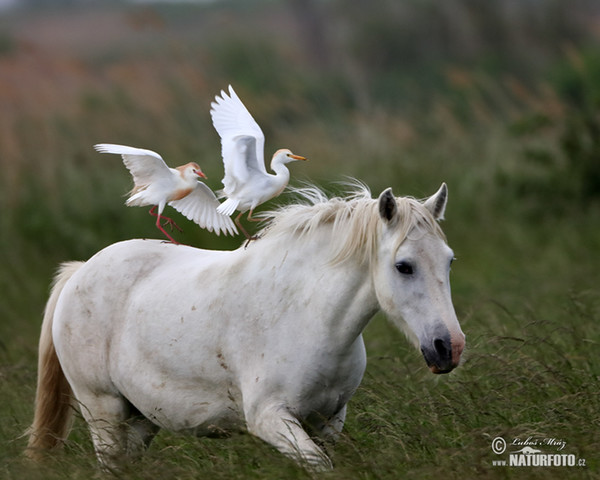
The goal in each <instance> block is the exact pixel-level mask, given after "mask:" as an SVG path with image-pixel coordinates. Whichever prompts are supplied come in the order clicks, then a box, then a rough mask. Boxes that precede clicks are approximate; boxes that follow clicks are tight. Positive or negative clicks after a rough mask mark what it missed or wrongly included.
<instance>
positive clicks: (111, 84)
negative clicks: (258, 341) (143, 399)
mask: <svg viewBox="0 0 600 480" xmlns="http://www.w3.org/2000/svg"><path fill="white" fill-rule="evenodd" d="M28 3H29V5H30V7H29V8H21V9H18V10H15V11H12V12H5V13H3V14H2V16H0V105H1V106H2V115H1V116H0V146H1V153H0V262H1V263H2V266H3V267H2V270H0V271H1V274H0V292H2V297H1V298H2V301H0V316H1V318H2V319H3V320H2V322H0V389H1V392H2V393H1V395H2V398H3V399H4V402H3V403H4V406H3V407H2V410H1V411H0V412H1V413H0V443H2V444H3V447H4V446H5V447H6V448H3V450H4V455H3V456H0V458H1V459H2V460H1V462H0V477H2V478H66V476H68V477H69V478H90V476H91V475H93V474H92V473H90V472H93V471H94V462H95V460H94V458H93V455H92V454H91V450H90V444H89V439H88V438H87V433H86V432H85V429H84V427H83V425H81V424H80V423H78V424H77V425H76V430H75V433H74V435H73V437H72V441H71V442H70V444H69V448H68V449H67V451H66V453H65V454H64V455H62V456H59V457H58V458H57V459H56V460H55V461H54V463H53V464H52V465H51V467H50V468H49V469H46V468H44V469H41V470H36V469H35V467H32V466H27V464H26V462H24V461H23V460H22V459H21V458H20V457H19V456H20V452H21V451H22V449H23V446H24V440H23V439H19V438H18V435H19V434H20V433H21V432H22V431H23V430H24V429H25V428H26V426H27V424H28V422H29V421H30V419H31V412H32V404H33V394H34V388H35V375H36V372H35V369H36V367H35V362H36V355H37V354H36V348H37V337H38V335H39V324H40V321H41V311H42V309H43V306H44V303H45V301H46V296H47V291H48V287H49V284H50V279H51V277H52V274H53V271H54V269H55V268H56V265H57V264H58V263H59V262H61V261H65V260H72V259H87V258H89V257H90V256H91V255H93V254H94V253H95V252H96V251H98V250H100V249H101V248H103V247H105V246H107V245H109V244H111V243H113V242H116V241H119V240H123V239H128V238H134V237H158V238H159V237H160V235H159V232H158V231H157V230H156V228H155V227H154V224H153V221H152V219H151V217H150V216H149V215H148V214H147V212H146V211H145V210H144V209H140V208H126V207H125V206H124V205H123V202H124V194H125V193H126V192H127V191H128V190H129V188H130V182H131V180H130V177H129V174H128V172H127V171H126V169H125V167H124V166H123V165H122V163H121V162H120V160H119V159H118V158H117V157H112V156H102V155H99V154H97V153H95V152H94V151H93V149H92V145H93V144H95V143H99V142H111V143H123V144H127V145H132V146H138V147H142V148H149V149H152V150H155V151H157V152H159V153H160V154H161V155H162V156H163V157H164V158H165V159H166V161H167V163H169V164H170V165H172V166H175V165H179V164H182V163H186V162H188V161H197V162H198V163H200V165H201V166H202V168H203V170H204V172H206V173H207V175H208V177H209V180H208V182H207V183H208V185H209V186H210V187H211V188H213V189H218V188H220V178H221V176H222V163H221V156H220V144H219V139H218V136H217V134H216V132H214V130H213V128H212V125H211V122H210V116H209V108H210V102H211V100H212V99H213V97H214V95H215V94H217V93H218V92H219V91H220V90H221V89H223V88H226V87H227V85H228V84H230V83H231V84H232V85H233V86H234V87H235V88H236V91H237V92H238V94H239V95H240V97H241V98H242V99H243V100H244V102H245V104H246V105H247V106H248V107H249V109H250V111H251V112H252V114H253V115H254V117H255V118H256V120H257V121H258V122H259V124H260V125H261V127H262V129H263V131H264V132H265V135H266V156H267V157H269V156H270V154H271V152H273V151H275V150H276V149H277V148H280V147H289V148H291V149H292V150H293V151H295V152H297V153H299V154H302V155H305V156H307V157H309V158H310V160H311V161H310V162H308V163H307V164H303V165H292V167H291V170H292V183H298V182H300V181H306V180H308V181H311V182H314V183H317V184H319V185H322V186H323V187H325V188H336V187H335V185H334V182H336V181H339V180H343V179H344V177H345V176H352V177H357V178H359V179H360V180H362V181H364V182H365V183H366V184H368V185H369V186H370V187H371V188H372V191H373V193H374V195H376V194H378V193H379V192H380V191H381V190H383V189H384V188H385V187H387V186H392V187H393V188H394V192H395V193H396V194H397V195H413V196H416V197H424V196H427V195H429V194H431V193H433V192H434V191H435V190H436V189H437V187H438V186H439V184H440V183H441V182H442V181H445V182H447V183H448V185H449V190H450V203H449V207H448V210H447V214H446V217H447V221H446V222H445V223H444V225H443V226H444V230H445V231H446V233H447V234H448V238H449V241H450V244H451V246H452V247H453V249H454V250H455V252H456V254H457V257H458V259H459V261H458V262H457V263H456V264H455V267H453V274H452V275H453V278H452V281H453V296H454V301H455V306H456V309H457V313H458V315H459V318H460V319H461V323H462V325H463V329H464V330H465V332H466V333H467V338H468V340H467V341H468V345H469V346H468V351H467V352H466V354H465V357H466V359H467V361H466V363H465V365H463V366H462V367H461V368H460V369H458V370H457V371H456V372H455V373H453V374H452V375H450V376H448V377H444V378H432V376H430V375H427V372H426V369H425V368H424V365H422V364H423V362H422V359H421V358H419V354H418V352H415V351H414V350H413V349H412V347H410V346H407V345H406V343H405V342H404V340H403V339H402V338H401V336H400V335H399V334H398V333H396V332H395V331H394V330H393V329H392V328H391V327H390V326H389V325H387V324H386V323H384V321H383V319H382V318H379V317H377V318H376V319H375V320H374V321H373V323H372V325H370V326H369V328H368V329H367V331H366V339H367V343H368V345H367V348H368V352H369V359H370V364H369V369H368V372H367V376H366V378H365V382H364V384H363V386H362V387H361V389H360V390H359V392H358V394H357V396H356V398H355V399H354V400H353V401H352V402H351V404H350V409H349V418H348V425H347V429H346V433H345V434H344V436H343V438H342V442H341V444H340V446H339V447H338V448H337V449H336V451H335V455H334V460H335V462H336V465H337V466H338V469H339V470H338V473H337V474H332V475H331V478H350V477H352V476H355V477H356V478H397V477H398V475H399V474H408V475H409V476H411V477H414V478H419V477H433V476H436V475H441V474H444V475H445V476H449V477H450V478H455V477H458V476H459V474H458V473H457V472H461V473H460V477H461V478H462V477H464V476H465V472H469V474H470V475H469V474H467V475H466V476H467V477H469V476H472V477H475V476H481V477H482V478H484V477H496V476H497V477H499V478H521V477H519V476H518V473H514V472H509V471H504V470H503V471H499V470H498V469H497V468H496V469H494V468H493V467H492V466H491V461H492V460H493V459H494V458H493V455H492V453H491V450H490V448H489V442H490V441H491V438H493V437H495V436H497V435H504V436H505V437H506V438H509V436H511V435H514V436H519V435H520V436H525V437H526V436H527V435H548V436H563V437H564V438H565V440H567V441H568V449H569V452H573V453H575V452H578V454H579V455H580V456H582V457H585V458H586V459H587V460H588V465H589V466H590V467H591V469H589V470H578V471H577V475H578V476H580V478H586V477H587V476H588V475H589V476H590V478H592V477H591V476H592V475H593V474H594V472H597V469H598V460H597V452H598V451H599V450H600V438H599V436H598V433H597V432H598V431H600V428H599V427H600V425H599V423H598V422H599V420H598V418H597V414H596V413H597V412H598V409H599V408H598V407H600V401H599V398H598V392H599V391H600V389H599V388H598V387H599V375H600V372H599V371H598V366H597V362H596V361H595V359H596V358H597V355H596V353H595V352H596V351H597V347H598V343H599V342H600V336H599V335H598V331H597V330H598V329H597V324H598V320H599V306H600V295H599V294H598V289H597V285H598V283H599V281H600V278H599V274H598V271H599V269H600V256H599V255H598V252H600V230H599V229H598V228H597V225H598V223H599V220H600V206H599V197H600V136H599V135H598V133H599V130H600V38H599V35H600V33H599V32H600V30H599V29H598V25H600V8H599V6H598V4H597V2H595V1H593V0H574V1H570V2H561V1H555V0H539V1H534V0H506V1H485V2H484V1H478V0H448V1H445V2H435V1H432V0H406V1H403V2H397V1H393V0H376V1H372V0H369V1H367V0H352V1H342V0H322V1H319V0H290V1H287V2H286V1H276V0H261V1H255V2H251V3H250V2H245V1H242V0H227V1H225V0H223V1H220V2H214V3H208V4H206V5H193V4H185V5H183V4H181V5H167V4H164V5H163V4H154V5H152V6H143V5H130V4H122V3H119V2H115V3H106V4H100V3H91V2H90V3H87V4H82V5H78V4H75V3H73V2H65V3H66V4H65V5H63V6H61V7H60V8H58V9H56V8H53V7H52V4H51V3H50V2H41V3H39V2H34V1H30V2H28ZM315 39H316V40H317V41H315ZM285 201H289V199H288V198H287V197H286V195H285V194H284V195H283V196H282V197H280V198H279V199H277V200H275V201H273V202H271V203H270V205H267V206H266V207H268V206H272V205H274V204H277V203H279V202H285ZM168 214H169V215H170V214H172V216H173V218H174V219H175V220H176V221H177V222H178V224H179V225H181V226H182V227H184V230H185V231H184V233H183V234H177V235H178V236H177V238H179V239H180V240H181V241H182V242H183V243H188V244H191V245H195V246H199V247H203V248H218V249H228V248H235V247H237V246H238V245H239V244H240V242H241V239H239V238H236V239H231V238H223V237H216V236H214V235H212V234H209V233H207V232H204V231H202V230H200V229H199V228H198V227H197V226H196V225H194V224H192V223H190V222H187V221H186V220H185V219H184V218H183V217H181V216H180V215H178V214H177V213H176V212H174V211H173V210H170V212H169V213H168ZM595 412H596V413H595ZM4 444H6V445H4ZM76 459H79V460H76ZM199 471H207V472H210V474H211V476H213V477H215V478H306V475H305V474H304V473H303V472H301V471H300V470H298V469H296V467H295V466H293V465H291V464H290V463H289V462H288V461H287V460H285V459H283V458H280V456H279V455H278V454H277V453H276V452H273V451H272V450H271V449H270V447H268V446H265V445H263V444H262V443H261V442H259V441H257V440H255V439H253V438H251V437H248V436H244V437H241V438H239V439H237V438H236V439H234V440H225V441H223V442H221V441H215V442H212V443H211V442H208V443H207V442H206V441H205V440H190V439H188V438H183V439H182V438H180V437H177V436H176V435H170V434H166V433H165V434H161V436H159V438H158V439H157V443H156V444H155V445H154V446H153V447H152V449H151V451H150V452H149V454H148V460H147V465H145V467H144V468H138V467H132V471H131V472H129V474H128V476H127V478H156V477H157V472H163V473H164V476H169V474H170V473H173V474H174V475H177V476H178V478H197V476H196V474H195V473H194V472H199ZM64 472H69V474H68V475H67V474H66V473H64ZM168 472H170V473H168ZM453 472H454V473H453ZM160 475H162V473H161V474H160ZM527 475H528V478H541V477H542V476H543V478H552V477H554V478H565V475H566V474H565V472H564V471H562V470H556V469H544V470H543V471H540V472H533V473H532V471H528V472H527ZM536 475H537V477H536ZM207 476H208V474H207ZM523 478H524V477H523Z"/></svg>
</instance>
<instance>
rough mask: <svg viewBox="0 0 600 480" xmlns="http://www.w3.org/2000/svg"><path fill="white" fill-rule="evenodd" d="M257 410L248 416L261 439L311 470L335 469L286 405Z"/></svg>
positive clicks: (253, 429) (249, 426)
mask: <svg viewBox="0 0 600 480" xmlns="http://www.w3.org/2000/svg"><path fill="white" fill-rule="evenodd" d="M256 412H257V413H255V414H254V415H252V416H251V417H250V418H246V422H247V426H248V431H249V432H250V433H251V434H253V435H256V436H257V437H259V438H262V439H263V440H264V441H265V442H267V443H270V444H271V445H273V446H274V447H275V448H277V450H279V451H280V452H281V453H283V454H284V455H287V456H288V457H290V458H292V459H294V460H295V461H296V462H298V463H299V464H301V465H302V466H304V467H305V468H307V469H309V470H313V471H325V470H331V469H332V468H333V465H332V463H331V460H330V459H329V457H328V456H327V455H326V454H325V452H324V451H323V450H322V449H321V448H320V447H319V446H318V445H317V444H316V443H315V442H313V441H312V439H311V438H310V436H309V435H308V433H306V432H305V431H304V429H303V428H302V426H301V425H300V422H299V421H298V419H297V418H295V417H294V416H293V415H292V414H291V413H290V412H289V410H287V408H285V407H284V406H281V405H279V406H275V405H270V406H268V407H265V408H262V409H260V410H257V411H256ZM247 417H248V416H247Z"/></svg>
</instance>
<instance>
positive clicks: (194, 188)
mask: <svg viewBox="0 0 600 480" xmlns="http://www.w3.org/2000/svg"><path fill="white" fill-rule="evenodd" d="M94 148H95V149H96V150H97V151H98V152H100V153H114V154H118V155H121V156H122V157H123V163H124V164H125V166H126V167H127V169H128V170H129V172H130V173H131V175H132V177H133V182H134V187H133V189H132V190H131V191H130V192H129V198H128V199H127V201H126V202H125V204H126V205H127V206H140V207H142V206H148V205H153V207H152V209H151V210H150V213H151V215H154V216H156V226H157V227H158V229H159V230H160V231H161V232H162V233H164V234H165V235H166V236H167V238H168V239H169V240H170V241H172V242H173V243H178V242H177V241H176V240H174V239H173V237H171V235H169V234H168V233H167V232H166V231H165V230H164V228H163V227H162V225H161V223H160V221H161V220H164V221H165V224H167V225H170V226H175V227H176V228H178V229H179V227H177V225H176V224H175V222H173V220H171V219H170V218H168V217H165V216H163V215H162V212H163V210H164V208H165V206H166V205H170V206H171V207H173V208H174V209H175V210H177V211H178V212H180V213H181V214H182V215H184V216H185V217H187V218H188V219H189V220H192V221H193V222H195V223H197V224H198V225H200V227H202V228H206V229H207V230H208V231H209V232H212V231H214V232H215V233H216V234H217V235H219V234H220V233H221V232H223V233H224V234H228V233H229V234H231V235H234V234H236V233H237V230H236V228H235V225H234V224H233V222H232V221H231V219H230V218H229V217H228V216H225V215H222V214H220V213H219V212H218V211H217V208H218V207H219V201H218V200H217V197H216V196H215V194H214V193H213V191H212V190H211V189H210V188H209V187H207V186H206V185H205V184H204V183H202V182H199V181H198V178H199V177H202V178H206V176H205V175H204V173H202V170H201V169H200V167H199V166H198V164H197V163H194V162H191V163H187V164H185V165H182V166H180V167H177V168H169V167H168V166H167V164H166V163H165V162H164V160H163V159H162V157H161V156H160V155H159V154H158V153H156V152H153V151H152V150H145V149H142V148H134V147H127V146H125V145H114V144H108V143H102V144H98V145H95V146H94ZM156 209H158V212H157V213H155V210H156Z"/></svg>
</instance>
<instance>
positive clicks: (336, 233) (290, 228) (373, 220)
mask: <svg viewBox="0 0 600 480" xmlns="http://www.w3.org/2000/svg"><path fill="white" fill-rule="evenodd" d="M343 185H344V187H345V189H346V196H345V197H338V196H333V197H328V196H327V195H326V194H325V193H324V192H323V191H322V190H321V189H319V188H318V187H316V186H312V185H309V186H305V187H301V188H291V190H292V192H293V193H294V195H295V197H296V201H295V202H294V203H291V204H289V205H284V206H281V207H279V208H277V209H275V210H271V211H265V212H262V213H260V214H259V215H260V217H262V218H265V219H267V222H268V223H267V225H266V226H265V227H264V228H263V229H262V231H261V232H260V235H261V236H265V237H267V236H268V237H274V236H282V235H287V236H290V235H291V236H292V237H296V238H298V239H305V238H306V237H309V236H310V235H311V234H314V233H316V231H317V230H318V229H321V228H323V226H329V227H330V228H331V229H332V233H331V238H332V242H331V248H332V259H331V261H332V263H339V262H343V261H344V260H346V259H348V258H349V257H352V256H356V255H358V257H359V260H360V261H361V262H370V260H371V259H372V258H373V256H374V255H375V254H376V248H377V238H378V235H379V231H380V228H379V225H380V224H381V219H380V216H379V211H378V202H377V199H376V198H375V199H374V198H372V197H371V191H370V190H369V188H368V187H367V186H366V185H364V184H363V183H361V182H359V181H357V180H352V181H350V182H345V183H344V184H343ZM396 201H397V203H398V213H399V218H400V221H399V222H398V224H397V228H398V230H399V231H398V239H397V242H398V244H397V246H396V247H399V246H400V244H401V243H402V242H403V241H404V240H405V239H406V238H407V237H408V236H409V234H410V235H411V237H412V236H413V235H415V236H421V235H424V234H425V233H433V234H435V235H437V236H439V237H440V238H442V239H444V241H445V239H446V237H445V235H444V233H443V231H442V229H441V228H440V226H439V225H438V222H437V221H436V220H435V219H434V218H433V215H431V213H430V212H429V210H427V209H426V208H425V207H424V206H423V204H422V203H421V202H420V201H418V200H416V199H415V198H412V197H396Z"/></svg>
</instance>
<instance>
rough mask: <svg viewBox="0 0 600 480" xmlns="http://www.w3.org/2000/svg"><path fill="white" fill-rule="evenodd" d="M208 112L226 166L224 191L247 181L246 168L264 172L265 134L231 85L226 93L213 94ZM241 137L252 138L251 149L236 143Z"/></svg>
mask: <svg viewBox="0 0 600 480" xmlns="http://www.w3.org/2000/svg"><path fill="white" fill-rule="evenodd" d="M210 114H211V117H212V121H213V125H214V127H215V130H216V131H217V133H218V134H219V136H220V137H221V146H222V150H221V152H222V155H223V163H224V165H225V177H224V178H223V185H224V186H225V190H226V191H227V190H230V189H231V187H232V186H235V185H237V184H243V183H245V182H246V181H247V180H248V173H249V171H248V170H249V169H250V170H258V171H259V172H263V173H265V174H266V173H267V170H266V168H265V160H264V147H265V136H264V134H263V132H262V130H261V129H260V127H259V126H258V123H256V121H255V120H254V118H252V115H250V112H249V111H248V110H247V109H246V107H245V106H244V104H243V103H242V101H241V100H240V99H239V97H238V96H237V95H236V93H235V92H234V90H233V88H231V85H230V86H229V95H227V93H225V92H224V91H222V92H221V96H220V97H219V96H216V97H215V101H214V102H213V103H211V110H210ZM241 137H244V138H245V137H251V138H253V139H254V143H253V145H252V147H253V151H249V150H248V149H247V148H246V147H247V142H245V143H244V144H243V145H242V147H240V146H238V140H239V138H241ZM240 149H241V150H242V151H241V152H240ZM240 153H241V154H240Z"/></svg>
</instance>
